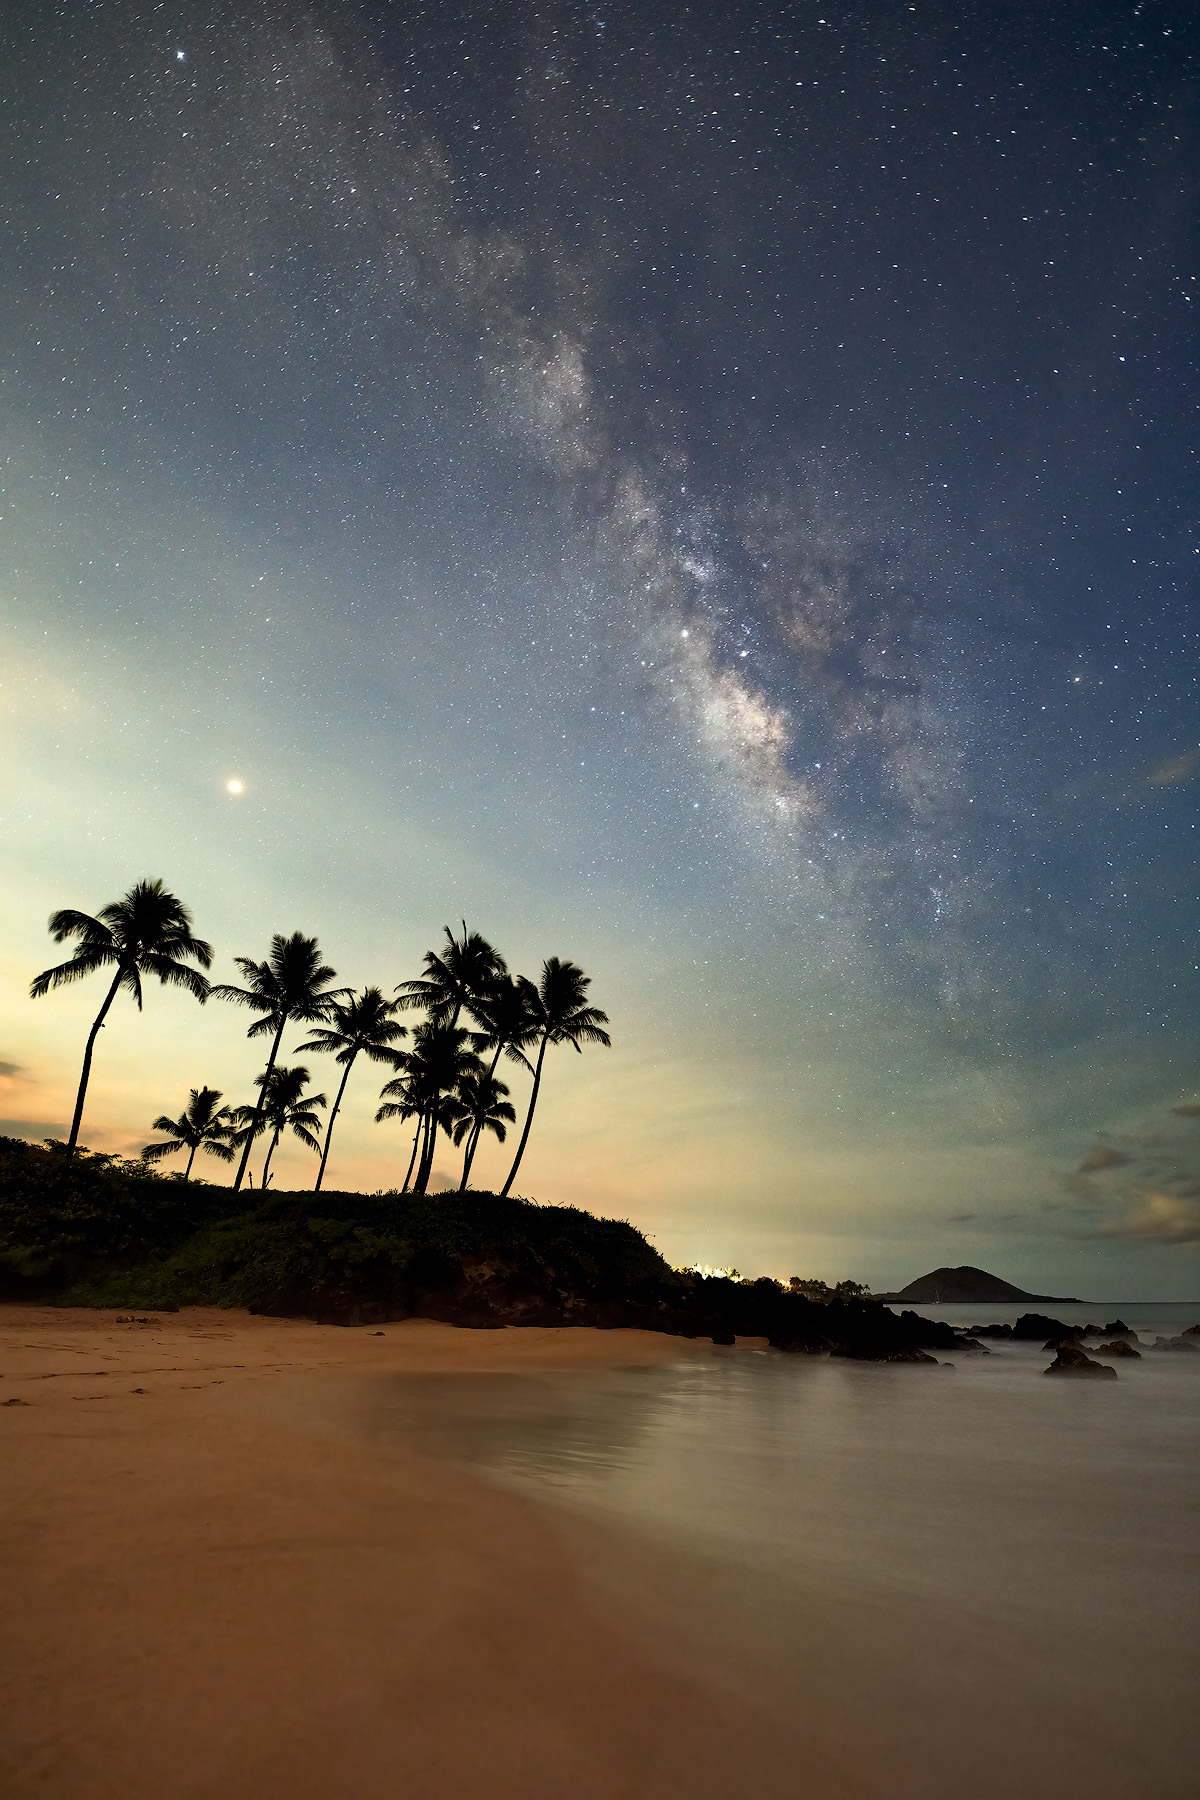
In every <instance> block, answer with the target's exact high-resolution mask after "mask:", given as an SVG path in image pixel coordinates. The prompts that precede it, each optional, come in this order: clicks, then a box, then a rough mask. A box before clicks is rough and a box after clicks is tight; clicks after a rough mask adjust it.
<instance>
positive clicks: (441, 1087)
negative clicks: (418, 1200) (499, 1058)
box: [384, 1019, 483, 1194]
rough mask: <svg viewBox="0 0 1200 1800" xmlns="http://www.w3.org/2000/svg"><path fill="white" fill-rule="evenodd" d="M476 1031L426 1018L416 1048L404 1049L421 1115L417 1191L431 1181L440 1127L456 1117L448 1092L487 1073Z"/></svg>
mask: <svg viewBox="0 0 1200 1800" xmlns="http://www.w3.org/2000/svg"><path fill="white" fill-rule="evenodd" d="M472 1035H473V1034H472V1033H471V1032H469V1031H467V1030H466V1029H465V1028H464V1027H463V1026H460V1025H439V1024H437V1023H436V1022H435V1021H434V1020H432V1019H426V1020H424V1021H423V1022H422V1023H421V1024H420V1025H418V1026H417V1028H416V1030H415V1031H414V1032H413V1039H412V1043H413V1047H412V1049H411V1050H408V1051H405V1053H404V1068H405V1077H404V1079H405V1083H406V1086H407V1089H408V1093H409V1097H410V1099H411V1100H412V1101H415V1103H416V1105H417V1107H418V1109H419V1112H420V1116H421V1125H420V1127H419V1128H418V1135H419V1136H420V1137H421V1151H420V1156H419V1158H418V1160H417V1173H416V1179H415V1180H414V1182H413V1193H414V1194H423V1193H424V1192H425V1190H426V1188H427V1187H428V1185H429V1177H430V1175H431V1173H432V1172H433V1153H434V1150H435V1148H436V1145H437V1134H438V1127H439V1126H441V1127H442V1128H443V1129H444V1130H446V1131H449V1130H450V1129H451V1125H452V1123H453V1119H452V1116H451V1115H450V1114H449V1113H448V1112H447V1110H446V1107H445V1102H446V1098H447V1096H448V1095H450V1094H453V1093H454V1092H455V1090H456V1089H457V1088H458V1087H459V1085H460V1084H461V1083H462V1081H463V1080H464V1079H465V1078H466V1077H468V1076H478V1075H481V1074H482V1073H483V1064H482V1062H481V1061H480V1059H479V1057H478V1056H477V1055H476V1054H475V1051H474V1050H473V1049H472V1048H471V1047H470V1044H471V1038H472ZM390 1086H391V1083H389V1087H390ZM384 1091H385V1092H387V1089H385V1090H384Z"/></svg>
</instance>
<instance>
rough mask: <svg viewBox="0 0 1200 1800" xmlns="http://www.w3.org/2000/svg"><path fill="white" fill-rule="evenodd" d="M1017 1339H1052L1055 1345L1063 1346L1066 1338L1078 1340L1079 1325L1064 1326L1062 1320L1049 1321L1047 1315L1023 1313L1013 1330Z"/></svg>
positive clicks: (1052, 1345)
mask: <svg viewBox="0 0 1200 1800" xmlns="http://www.w3.org/2000/svg"><path fill="white" fill-rule="evenodd" d="M1012 1334H1013V1336H1014V1337H1015V1338H1052V1339H1053V1343H1052V1344H1051V1346H1050V1348H1051V1349H1053V1347H1054V1344H1061V1343H1062V1342H1063V1340H1064V1339H1065V1338H1077V1337H1078V1336H1079V1327H1078V1326H1077V1325H1064V1324H1063V1322H1062V1320H1061V1319H1048V1318H1047V1317H1046V1315H1045V1313H1022V1314H1021V1316H1020V1318H1019V1319H1018V1320H1017V1322H1016V1324H1015V1325H1014V1326H1013V1328H1012Z"/></svg>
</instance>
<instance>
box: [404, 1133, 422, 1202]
mask: <svg viewBox="0 0 1200 1800" xmlns="http://www.w3.org/2000/svg"><path fill="white" fill-rule="evenodd" d="M423 1123H424V1120H422V1119H420V1118H418V1120H417V1129H416V1130H415V1131H414V1132H413V1147H412V1155H411V1156H410V1157H409V1159H408V1167H407V1169H405V1171H404V1186H403V1187H402V1188H401V1189H400V1192H401V1193H402V1194H407V1192H408V1184H409V1182H410V1181H411V1179H412V1172H413V1164H414V1163H415V1162H416V1160H417V1145H418V1144H419V1143H420V1141H421V1126H422V1125H423Z"/></svg>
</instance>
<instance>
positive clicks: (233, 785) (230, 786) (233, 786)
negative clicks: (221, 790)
mask: <svg viewBox="0 0 1200 1800" xmlns="http://www.w3.org/2000/svg"><path fill="white" fill-rule="evenodd" d="M225 792H226V793H227V794H241V793H244V792H245V785H244V783H242V782H240V781H239V780H238V778H237V776H236V775H235V776H234V777H233V778H232V780H230V781H227V782H226V783H225Z"/></svg>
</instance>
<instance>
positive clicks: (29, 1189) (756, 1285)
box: [0, 1138, 956, 1361]
mask: <svg viewBox="0 0 1200 1800" xmlns="http://www.w3.org/2000/svg"><path fill="white" fill-rule="evenodd" d="M248 1200H250V1201H253V1202H256V1204H252V1205H250V1206H247V1204H246V1202H247V1201H248ZM0 1297H3V1298H7V1299H16V1298H28V1299H39V1300H43V1301H46V1300H49V1301H52V1302H55V1303H57V1304H61V1305H75V1306H102V1307H117V1308H147V1307H149V1308H155V1309H158V1310H163V1309H167V1308H171V1307H178V1306H188V1305H209V1306H214V1305H215V1306H245V1307H249V1308H250V1309H251V1310H253V1311H257V1312H263V1313H272V1314H276V1315H278V1316H283V1317H295V1318H308V1319H315V1320H317V1321H318V1322H322V1323H327V1324H337V1325H376V1324H383V1323H385V1322H387V1321H390V1320H397V1319H405V1318H428V1319H439V1320H443V1321H445V1322H446V1323H448V1324H453V1325H462V1326H474V1327H488V1326H503V1325H594V1326H602V1327H607V1328H616V1327H621V1326H637V1327H641V1328H642V1329H648V1330H652V1331H665V1332H670V1333H674V1334H676V1335H678V1336H683V1337H711V1338H713V1339H715V1340H717V1341H718V1342H732V1340H733V1339H734V1338H735V1337H742V1336H745V1337H765V1338H767V1339H768V1340H769V1341H770V1342H771V1343H772V1344H773V1345H774V1346H775V1347H777V1348H779V1349H784V1350H794V1351H803V1352H808V1353H813V1354H816V1353H821V1352H825V1351H828V1352H831V1353H833V1354H835V1355H840V1356H850V1357H856V1358H861V1359H874V1360H879V1361H921V1360H923V1359H924V1355H925V1351H926V1349H927V1348H945V1349H948V1348H951V1347H952V1346H953V1345H954V1343H955V1341H956V1340H955V1339H954V1337H953V1334H952V1333H951V1332H950V1330H949V1328H948V1327H946V1326H943V1325H940V1324H936V1323H933V1322H931V1321H929V1320H924V1319H920V1318H918V1316H917V1315H916V1314H915V1313H904V1314H902V1315H901V1316H899V1317H897V1315H896V1314H894V1313H892V1312H889V1311H888V1310H887V1309H886V1308H885V1307H883V1306H880V1305H879V1304H878V1303H877V1302H875V1301H871V1300H865V1299H843V1298H839V1297H836V1296H835V1297H833V1298H831V1299H829V1300H828V1301H820V1300H814V1299H811V1298H810V1297H808V1296H807V1295H805V1294H804V1293H802V1292H800V1291H798V1290H796V1289H791V1288H785V1287H783V1286H782V1285H781V1284H780V1283H779V1282H777V1281H774V1280H771V1279H770V1278H767V1277H764V1278H762V1279H761V1280H758V1281H745V1280H741V1279H737V1278H734V1277H732V1276H725V1275H708V1276H706V1275H704V1274H701V1273H700V1272H698V1271H695V1270H678V1269H672V1268H671V1267H670V1266H669V1264H668V1263H667V1262H666V1261H665V1260H664V1259H663V1258H662V1257H661V1256H660V1255H659V1253H658V1252H657V1251H656V1250H655V1249H654V1248H653V1246H652V1245H651V1244H649V1243H648V1242H647V1241H646V1239H645V1237H644V1236H643V1235H642V1233H641V1232H640V1231H638V1230H637V1229H636V1228H635V1227H634V1226H633V1225H630V1224H629V1223H627V1222H626V1221H624V1220H619V1219H598V1218H595V1217H593V1215H592V1214H590V1213H587V1212H583V1211H581V1210H579V1209H578V1208H576V1207H572V1206H537V1205H534V1204H533V1203H532V1202H530V1201H527V1200H521V1199H517V1198H513V1197H504V1198H502V1197H500V1196H498V1195H495V1194H488V1193H479V1192H476V1191H474V1190H469V1191H466V1192H460V1193H445V1194H438V1195H428V1194H413V1193H411V1192H410V1193H381V1194H354V1193H338V1192H332V1191H324V1192H321V1193H319V1194H318V1193H314V1192H313V1191H311V1190H306V1191H303V1192H299V1193H273V1192H271V1191H270V1190H269V1189H268V1190H267V1191H266V1192H265V1193H264V1192H262V1191H261V1190H260V1191H259V1192H258V1193H257V1194H255V1195H241V1196H239V1195H235V1194H234V1193H232V1191H231V1190H230V1189H228V1188H222V1187H210V1186H208V1185H207V1184H205V1183H198V1182H195V1181H191V1182H184V1181H183V1180H181V1179H179V1178H174V1179H172V1178H169V1177H168V1178H165V1179H164V1178H163V1177H161V1176H158V1175H157V1174H155V1173H154V1172H153V1170H151V1169H148V1168H147V1167H146V1166H145V1165H144V1164H142V1163H135V1162H121V1161H118V1160H117V1159H115V1158H110V1157H94V1156H89V1155H87V1154H86V1153H83V1154H77V1155H76V1156H75V1157H74V1158H73V1159H72V1160H71V1161H70V1162H69V1163H68V1162H67V1161H66V1159H65V1158H64V1157H63V1156H62V1155H61V1153H58V1152H56V1151H54V1150H51V1149H42V1148H39V1147H38V1146H36V1145H32V1144H27V1143H25V1142H23V1141H22V1140H18V1139H11V1138H6V1139H0Z"/></svg>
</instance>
